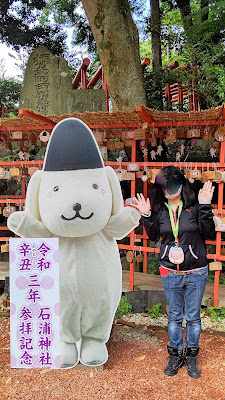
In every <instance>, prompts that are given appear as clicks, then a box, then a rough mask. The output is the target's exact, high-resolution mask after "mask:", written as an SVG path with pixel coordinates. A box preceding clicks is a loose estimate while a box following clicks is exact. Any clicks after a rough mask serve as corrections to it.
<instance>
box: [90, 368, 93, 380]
mask: <svg viewBox="0 0 225 400" xmlns="http://www.w3.org/2000/svg"><path fill="white" fill-rule="evenodd" d="M93 377H94V371H93V370H92V371H91V372H90V378H93Z"/></svg>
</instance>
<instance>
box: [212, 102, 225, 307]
mask: <svg viewBox="0 0 225 400" xmlns="http://www.w3.org/2000/svg"><path fill="white" fill-rule="evenodd" d="M223 117H224V109H223V116H222V118H223ZM224 160H225V142H224V141H223V142H221V147H220V160H219V161H220V163H224ZM220 170H221V171H224V168H220ZM223 185H224V183H223V182H221V183H218V211H219V212H218V216H219V217H220V218H222V209H223ZM220 249H221V232H217V235H216V260H220V257H221V255H220ZM219 278H220V271H215V280H214V296H213V305H214V307H218V305H219Z"/></svg>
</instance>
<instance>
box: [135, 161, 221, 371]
mask: <svg viewBox="0 0 225 400" xmlns="http://www.w3.org/2000/svg"><path fill="white" fill-rule="evenodd" d="M213 190H214V187H212V183H211V182H210V181H208V182H205V184H204V186H203V188H202V189H200V191H199V194H198V202H197V201H196V200H195V194H194V192H193V191H192V190H191V188H190V186H189V183H188V181H187V180H186V179H185V177H184V175H183V173H182V172H181V171H180V170H179V169H178V168H176V167H173V166H168V167H165V168H163V169H162V170H161V171H160V172H159V174H158V175H157V176H156V180H155V193H154V196H153V199H152V207H151V211H150V202H149V199H147V201H145V199H144V196H143V194H137V198H135V200H136V205H135V207H136V208H137V209H138V210H139V212H140V214H141V220H142V222H143V224H144V227H145V230H146V233H147V235H148V237H149V239H151V240H152V241H154V242H157V241H158V240H159V239H160V237H161V248H160V268H159V269H160V274H161V279H162V284H163V288H164V292H165V295H166V298H167V303H168V306H169V316H168V333H169V338H170V345H169V346H167V348H168V353H169V362H168V364H167V365H166V367H165V369H164V372H165V374H166V375H170V376H173V375H175V374H177V372H178V370H179V368H181V367H182V365H184V364H186V366H187V371H188V375H189V376H191V377H192V378H199V377H200V375H201V371H200V368H199V366H198V364H197V359H196V356H197V354H198V352H199V337H200V332H201V318H200V307H201V301H202V297H203V294H204V290H205V286H206V282H207V276H208V266H207V264H208V262H207V258H206V247H205V239H213V238H214V237H215V225H214V221H213V213H212V209H211V200H212V196H213ZM183 314H184V315H185V319H186V338H185V349H184V352H183V337H182V322H183Z"/></svg>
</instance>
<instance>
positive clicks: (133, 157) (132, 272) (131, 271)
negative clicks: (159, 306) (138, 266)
mask: <svg viewBox="0 0 225 400" xmlns="http://www.w3.org/2000/svg"><path fill="white" fill-rule="evenodd" d="M135 160H136V140H132V150H131V162H132V163H134V162H135ZM132 196H135V180H134V181H131V197H132ZM130 246H131V247H132V248H134V230H133V231H132V232H131V233H130ZM130 290H134V262H133V261H131V263H130Z"/></svg>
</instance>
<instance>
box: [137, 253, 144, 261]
mask: <svg viewBox="0 0 225 400" xmlns="http://www.w3.org/2000/svg"><path fill="white" fill-rule="evenodd" d="M142 261H144V254H138V255H137V262H138V263H139V262H142Z"/></svg>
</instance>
